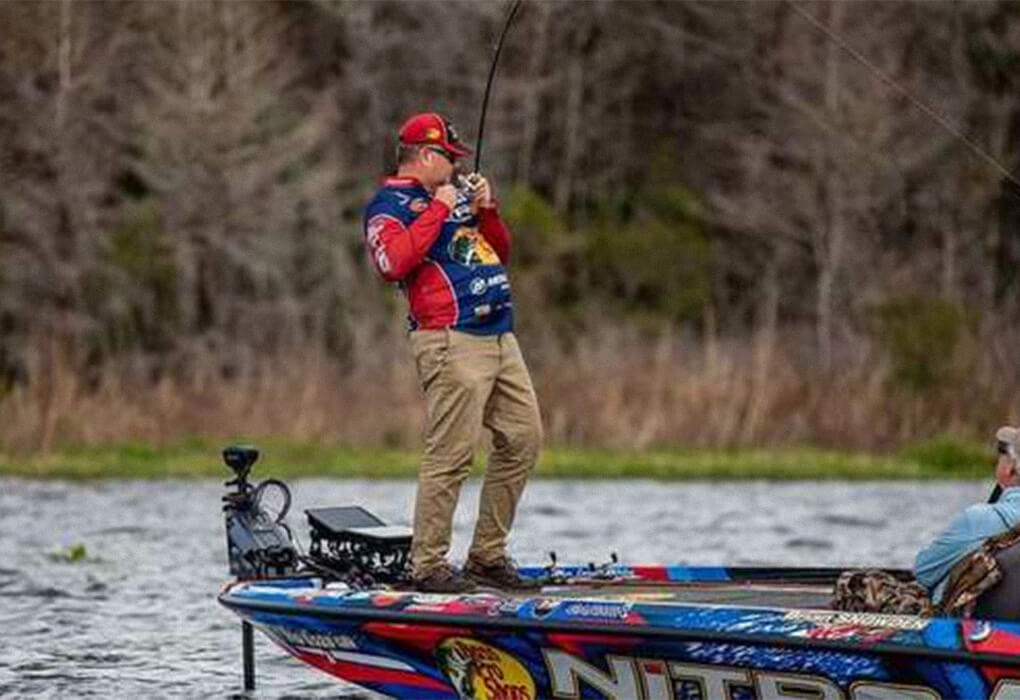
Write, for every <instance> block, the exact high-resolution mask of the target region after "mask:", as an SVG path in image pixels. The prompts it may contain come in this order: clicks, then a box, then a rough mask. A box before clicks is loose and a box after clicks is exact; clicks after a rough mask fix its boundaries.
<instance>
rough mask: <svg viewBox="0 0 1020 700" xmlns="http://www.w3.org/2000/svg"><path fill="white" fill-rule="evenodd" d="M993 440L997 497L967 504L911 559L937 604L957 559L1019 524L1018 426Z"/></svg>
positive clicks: (1003, 429) (1003, 428)
mask: <svg viewBox="0 0 1020 700" xmlns="http://www.w3.org/2000/svg"><path fill="white" fill-rule="evenodd" d="M995 439H996V442H997V452H998V461H997V462H996V464H995V481H996V483H997V484H998V486H999V487H1001V489H1002V493H1001V495H1000V496H999V498H998V500H996V501H995V502H994V503H976V504H974V505H971V506H968V507H967V508H966V509H964V510H963V512H961V513H959V514H958V515H957V516H956V517H955V518H953V520H951V521H950V523H949V526H948V527H946V529H945V530H943V531H942V532H941V533H940V534H939V535H937V536H936V537H935V539H934V540H933V541H932V542H931V544H929V545H928V546H927V547H925V548H924V549H922V550H921V551H920V552H918V554H917V558H916V560H915V562H914V574H915V576H916V578H917V581H918V583H920V584H921V585H922V586H924V587H925V588H926V589H927V590H928V591H929V592H930V593H931V599H932V602H933V603H934V604H936V605H938V604H940V603H942V602H943V601H942V598H943V596H944V595H945V594H946V590H945V588H946V582H947V581H948V579H949V573H950V571H951V570H952V569H953V566H954V565H955V564H956V563H957V562H958V561H960V560H962V559H963V558H964V557H966V556H967V555H968V554H971V553H972V552H974V551H975V550H977V549H978V548H980V547H981V545H982V544H983V543H984V542H985V541H986V540H988V538H990V537H994V536H996V535H1001V534H1003V533H1005V532H1007V531H1009V530H1012V529H1013V528H1014V527H1016V526H1017V525H1020V463H1018V460H1017V454H1018V443H1020V428H1014V427H1010V426H1005V427H1002V428H999V430H998V431H997V432H996V433H995Z"/></svg>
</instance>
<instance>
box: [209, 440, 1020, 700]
mask: <svg viewBox="0 0 1020 700" xmlns="http://www.w3.org/2000/svg"><path fill="white" fill-rule="evenodd" d="M257 457H258V452H257V451H256V450H255V449H254V448H250V447H232V448H227V449H226V450H224V459H225V461H226V462H227V464H228V466H230V467H231V468H232V469H233V470H234V471H235V474H236V478H235V479H233V480H232V481H229V482H227V485H228V486H231V487H234V488H233V490H232V491H231V492H230V493H228V494H227V495H226V496H225V497H224V513H225V519H226V529H227V546H228V556H229V561H230V571H231V574H232V575H234V576H235V577H236V580H233V581H231V582H229V583H227V584H226V585H225V586H224V588H223V590H222V591H221V593H220V596H219V601H220V603H222V604H223V605H224V606H226V607H227V608H229V609H230V610H232V611H234V612H235V613H237V614H238V615H239V616H240V617H241V618H242V630H243V634H242V639H243V646H244V661H245V663H244V683H245V687H246V688H247V689H252V688H254V679H255V677H254V662H253V657H254V655H253V651H252V644H253V641H252V638H253V634H252V630H253V628H257V629H259V630H260V631H261V632H263V633H264V634H265V635H266V636H268V637H269V638H270V639H271V640H273V641H274V642H275V643H276V644H277V645H279V646H280V647H281V648H282V649H283V650H284V651H286V652H287V653H289V654H291V655H292V656H294V657H296V658H298V659H300V660H301V661H304V662H305V663H307V664H309V665H311V666H314V667H316V668H318V669H320V670H322V671H325V672H327V673H330V674H332V675H334V676H336V677H338V678H341V679H343V680H345V681H348V682H350V683H354V684H357V685H359V686H362V687H364V688H367V689H370V690H372V691H375V692H377V693H381V694H383V695H388V696H392V697H396V698H479V699H483V698H484V699H487V700H497V699H498V700H529V699H533V698H614V699H615V698H619V699H632V698H643V699H648V700H672V699H674V698H690V699H692V700H693V699H694V698H699V699H715V698H724V699H733V700H745V699H746V700H750V699H753V698H758V699H761V700H766V699H767V700H778V699H780V698H791V699H792V698H797V699H800V700H803V699H804V698H818V699H820V700H835V699H837V698H847V699H853V700H864V699H865V698H867V699H869V700H879V699H886V698H906V699H908V700H909V699H913V700H933V699H936V698H995V699H996V700H1005V699H1006V698H1014V699H1020V624H1017V623H1015V622H1009V621H1001V620H983V619H956V618H948V617H935V618H925V617H918V616H912V615H886V614H870V613H850V612H841V611H836V610H833V609H832V608H831V607H830V601H831V593H832V586H833V584H834V582H835V580H836V578H837V577H838V575H839V574H840V573H841V571H842V570H841V569H833V568H770V567H705V566H682V565H677V566H661V565H650V566H639V565H628V564H623V563H620V562H618V561H616V557H615V556H614V557H613V558H612V561H610V562H608V563H606V564H604V565H600V566H596V565H593V564H588V565H585V566H570V565H561V564H559V563H557V561H556V560H555V557H552V561H551V562H550V563H549V564H548V565H546V566H535V567H530V568H528V567H525V568H523V569H522V570H521V574H522V576H524V577H528V578H531V579H534V580H535V581H536V582H537V583H539V584H541V588H540V589H538V590H535V591H529V592H527V593H514V592H503V591H498V590H483V591H480V592H477V593H472V594H460V595H438V594H430V593H420V592H416V591H414V590H413V589H411V588H410V586H409V585H408V583H407V580H406V574H405V570H406V566H407V561H408V553H409V550H410V542H411V533H410V530H408V529H407V528H403V527H396V526H391V525H387V524H385V523H383V522H382V521H381V520H380V519H379V518H377V517H376V516H374V515H373V514H371V513H370V512H368V511H367V510H365V509H364V508H361V507H359V506H356V505H351V506H341V507H331V508H319V509H312V510H308V511H306V515H307V517H308V521H309V526H310V546H309V548H308V552H307V553H304V552H303V551H302V550H301V548H300V545H299V542H298V541H297V540H296V539H295V538H294V537H293V535H292V533H291V531H290V529H289V527H288V526H287V525H286V524H285V522H284V516H285V515H286V514H287V511H288V509H289V506H290V492H289V490H288V489H287V487H286V485H285V484H283V483H282V482H280V481H278V480H275V479H269V480H267V481H264V482H262V483H261V484H257V485H256V484H251V483H249V482H248V479H247V477H248V474H249V472H250V470H251V468H252V465H253V464H254V462H255V460H256V459H257ZM892 573H894V575H897V576H899V577H902V578H907V577H909V576H910V573H909V572H906V571H895V572H892Z"/></svg>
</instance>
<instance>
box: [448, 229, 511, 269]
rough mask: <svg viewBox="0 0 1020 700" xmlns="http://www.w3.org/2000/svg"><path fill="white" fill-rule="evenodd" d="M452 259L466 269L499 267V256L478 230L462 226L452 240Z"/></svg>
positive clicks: (450, 252) (450, 248)
mask: <svg viewBox="0 0 1020 700" xmlns="http://www.w3.org/2000/svg"><path fill="white" fill-rule="evenodd" d="M448 252H449V254H450V258H451V259H452V260H453V261H454V262H457V263H460V264H461V265H464V266H466V267H476V266H478V265H499V256H498V255H496V251H494V250H493V249H492V246H491V245H489V242H488V241H487V240H485V237H484V236H482V234H480V233H479V232H478V229H476V228H471V227H469V226H461V227H460V228H458V229H457V230H456V231H455V232H454V234H453V238H451V239H450V245H449V249H448Z"/></svg>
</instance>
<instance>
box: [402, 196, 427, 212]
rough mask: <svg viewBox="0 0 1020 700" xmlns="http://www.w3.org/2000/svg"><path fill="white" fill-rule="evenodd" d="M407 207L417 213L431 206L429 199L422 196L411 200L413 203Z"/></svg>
mask: <svg viewBox="0 0 1020 700" xmlns="http://www.w3.org/2000/svg"><path fill="white" fill-rule="evenodd" d="M407 208H408V209H410V210H411V211H413V212H414V213H415V214H420V213H422V212H423V211H425V210H426V209H428V208H429V201H428V200H427V199H423V198H422V197H417V198H415V199H412V200H411V203H410V204H408V205H407Z"/></svg>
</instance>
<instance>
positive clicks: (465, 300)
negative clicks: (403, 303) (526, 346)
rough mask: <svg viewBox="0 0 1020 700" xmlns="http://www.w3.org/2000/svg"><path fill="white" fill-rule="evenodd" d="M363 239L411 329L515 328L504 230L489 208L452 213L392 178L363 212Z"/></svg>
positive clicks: (483, 331) (406, 181)
mask: <svg viewBox="0 0 1020 700" xmlns="http://www.w3.org/2000/svg"><path fill="white" fill-rule="evenodd" d="M365 242H366V243H367V245H368V249H369V253H370V254H371V256H372V261H373V263H374V264H375V267H376V269H377V270H378V271H379V274H381V275H382V276H383V278H384V279H386V280H387V281H390V282H398V283H399V284H400V287H401V288H402V289H403V290H404V294H405V295H406V296H407V300H408V305H409V307H410V309H409V314H408V321H409V324H410V327H411V329H412V330H414V329H418V328H421V329H438V328H452V329H454V330H458V331H464V332H466V333H473V334H475V335H494V334H497V333H506V332H508V331H510V330H513V306H512V304H511V301H510V281H509V279H508V278H507V272H506V268H505V267H504V265H505V264H507V263H508V262H509V260H510V231H509V230H508V229H507V227H506V225H505V224H504V223H503V220H502V219H500V216H499V212H498V211H497V210H496V209H495V208H485V209H479V213H478V214H477V215H475V214H473V213H472V212H471V205H470V201H469V200H468V198H467V197H466V196H465V195H463V194H461V193H458V195H457V200H456V203H455V205H454V207H453V209H452V210H451V209H450V208H449V207H448V206H446V204H444V203H443V202H441V201H439V200H438V199H433V198H432V195H431V194H430V193H429V191H428V190H426V189H425V187H424V186H422V184H421V183H420V182H418V180H416V179H414V178H405V177H391V178H388V179H387V180H386V181H385V183H384V184H383V187H382V189H380V190H379V191H378V192H377V193H376V195H375V197H374V198H373V199H372V201H371V202H370V203H369V205H368V207H367V208H366V210H365Z"/></svg>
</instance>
